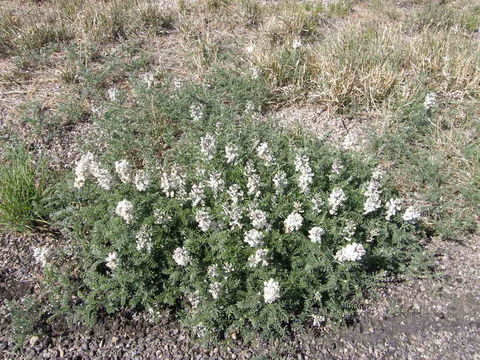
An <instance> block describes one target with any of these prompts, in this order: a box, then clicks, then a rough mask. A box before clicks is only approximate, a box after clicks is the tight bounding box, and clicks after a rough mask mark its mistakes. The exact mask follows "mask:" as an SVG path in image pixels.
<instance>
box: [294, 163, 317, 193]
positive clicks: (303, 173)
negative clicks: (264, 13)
mask: <svg viewBox="0 0 480 360" xmlns="http://www.w3.org/2000/svg"><path fill="white" fill-rule="evenodd" d="M295 171H297V172H298V173H299V177H298V186H299V188H300V191H301V192H302V193H304V194H306V193H308V192H309V191H310V186H311V185H312V183H313V171H312V168H311V167H310V159H309V158H308V156H307V155H297V156H296V158H295Z"/></svg>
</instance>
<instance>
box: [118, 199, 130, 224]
mask: <svg viewBox="0 0 480 360" xmlns="http://www.w3.org/2000/svg"><path fill="white" fill-rule="evenodd" d="M115 213H116V214H117V215H118V216H120V217H121V218H122V219H123V220H125V222H126V223H127V224H130V223H131V222H132V221H133V204H132V203H131V202H130V201H128V200H122V201H120V202H119V203H118V204H117V208H116V209H115Z"/></svg>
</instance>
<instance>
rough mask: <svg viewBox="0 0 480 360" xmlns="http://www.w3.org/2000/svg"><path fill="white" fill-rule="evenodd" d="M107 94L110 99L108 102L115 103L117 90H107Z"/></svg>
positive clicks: (112, 88)
mask: <svg viewBox="0 0 480 360" xmlns="http://www.w3.org/2000/svg"><path fill="white" fill-rule="evenodd" d="M107 94H108V97H109V98H110V101H112V102H113V101H117V96H118V89H117V88H116V87H111V88H110V89H108V90H107Z"/></svg>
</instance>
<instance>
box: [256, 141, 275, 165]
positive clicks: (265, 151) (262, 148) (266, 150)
mask: <svg viewBox="0 0 480 360" xmlns="http://www.w3.org/2000/svg"><path fill="white" fill-rule="evenodd" d="M257 156H258V158H259V159H261V160H263V161H264V162H265V165H266V166H271V165H273V164H275V158H274V156H273V154H272V151H271V150H270V147H269V146H268V144H267V143H266V142H263V143H261V144H260V145H258V147H257Z"/></svg>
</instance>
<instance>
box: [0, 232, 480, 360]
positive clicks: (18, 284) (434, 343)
mask: <svg viewBox="0 0 480 360" xmlns="http://www.w3.org/2000/svg"><path fill="white" fill-rule="evenodd" d="M56 241H57V240H55V239H54V238H52V237H49V236H48V235H45V234H32V235H29V236H15V235H6V234H4V235H1V237H0V316H1V317H0V358H1V359H75V360H80V359H252V358H254V359H439V358H441V359H465V360H467V359H480V345H479V344H480V266H479V260H480V259H479V256H478V254H479V253H480V243H479V241H480V239H479V238H478V237H472V238H470V239H467V240H465V241H464V242H463V243H454V242H445V241H442V240H439V239H432V241H431V242H430V243H428V244H427V245H426V246H427V248H428V250H429V251H431V252H432V253H433V254H434V257H435V261H436V263H437V265H438V267H437V270H438V273H437V276H435V277H433V278H427V279H412V280H409V281H405V282H403V283H392V284H387V285H386V287H385V288H384V289H383V290H382V291H381V292H380V293H379V294H378V296H376V297H375V298H374V299H372V300H371V301H370V303H368V304H366V306H365V308H364V309H363V310H362V311H361V313H360V314H359V321H358V323H357V324H355V325H353V326H351V327H342V328H335V327H333V326H330V324H328V323H327V324H326V326H325V327H324V328H322V329H310V330H308V331H307V332H306V333H304V334H299V335H297V336H295V337H293V338H289V339H282V340H281V341H275V342H270V343H264V342H258V343H255V344H253V345H250V346H248V345H245V344H242V343H241V342H238V341H233V342H232V343H231V344H228V345H224V346H214V345H212V346H206V345H204V346H202V345H199V344H197V343H195V342H194V341H192V340H191V339H190V338H189V336H188V334H187V333H186V332H185V331H183V330H182V329H181V328H180V327H179V326H178V324H177V323H176V322H175V321H174V320H173V319H171V318H169V316H168V315H166V314H165V315H164V316H162V317H161V319H160V321H159V322H157V323H151V322H149V321H148V320H147V319H145V318H143V317H138V316H135V315H133V314H128V313H125V314H121V315H118V316H114V317H109V318H106V319H104V320H102V321H101V322H100V323H98V324H97V325H96V326H95V327H94V328H92V329H86V328H84V327H82V326H70V327H67V326H63V325H62V324H59V326H58V327H55V328H52V331H51V333H50V334H49V335H48V336H45V337H43V338H37V337H32V338H30V339H27V341H26V345H25V347H24V348H23V349H21V350H15V347H14V343H13V338H12V332H11V329H10V327H9V322H10V318H9V314H8V311H7V307H6V301H7V300H11V299H19V298H21V297H23V296H24V295H26V294H29V293H32V292H35V291H37V290H38V282H39V280H40V279H41V268H40V267H39V265H38V264H36V263H35V262H34V259H33V250H32V249H33V248H34V247H36V246H55V244H56Z"/></svg>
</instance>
